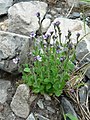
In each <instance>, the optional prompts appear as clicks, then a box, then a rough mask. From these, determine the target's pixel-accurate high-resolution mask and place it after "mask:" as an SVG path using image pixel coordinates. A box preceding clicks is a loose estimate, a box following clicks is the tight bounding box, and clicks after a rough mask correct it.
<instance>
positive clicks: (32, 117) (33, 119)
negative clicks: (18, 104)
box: [26, 113, 35, 120]
mask: <svg viewBox="0 0 90 120" xmlns="http://www.w3.org/2000/svg"><path fill="white" fill-rule="evenodd" d="M26 120H35V117H34V115H33V113H31V114H30V115H29V116H28V118H27V119H26Z"/></svg>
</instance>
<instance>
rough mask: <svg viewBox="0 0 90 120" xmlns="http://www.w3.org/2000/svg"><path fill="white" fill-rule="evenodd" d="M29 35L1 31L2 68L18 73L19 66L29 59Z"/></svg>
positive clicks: (0, 66)
mask: <svg viewBox="0 0 90 120" xmlns="http://www.w3.org/2000/svg"><path fill="white" fill-rule="evenodd" d="M29 42H30V40H29V37H27V36H22V35H18V34H14V33H9V32H4V31H0V69H2V70H5V71H7V72H11V73H18V67H19V65H20V64H23V63H24V62H25V61H27V59H28V58H27V52H28V49H29V48H30V46H29Z"/></svg>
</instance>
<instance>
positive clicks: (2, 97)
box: [0, 79, 11, 104]
mask: <svg viewBox="0 0 90 120" xmlns="http://www.w3.org/2000/svg"><path fill="white" fill-rule="evenodd" d="M10 87H11V82H10V81H6V80H2V79H0V103H1V104H3V103H5V102H6V101H7V95H8V94H7V90H8V88H10Z"/></svg>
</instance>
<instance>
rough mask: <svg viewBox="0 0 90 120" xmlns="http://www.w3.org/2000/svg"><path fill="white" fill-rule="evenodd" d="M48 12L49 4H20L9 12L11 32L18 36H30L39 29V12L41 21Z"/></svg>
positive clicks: (34, 2)
mask: <svg viewBox="0 0 90 120" xmlns="http://www.w3.org/2000/svg"><path fill="white" fill-rule="evenodd" d="M46 11H47V4H46V3H44V2H39V1H30V2H20V3H16V4H14V5H13V6H12V7H10V8H9V10H8V17H9V28H8V29H9V31H11V32H15V33H18V34H24V35H30V32H32V31H34V32H36V30H38V29H39V24H38V18H37V16H36V14H37V12H39V13H40V17H41V20H42V19H43V17H44V15H45V14H46Z"/></svg>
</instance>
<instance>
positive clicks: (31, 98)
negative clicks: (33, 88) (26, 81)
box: [29, 95, 37, 105]
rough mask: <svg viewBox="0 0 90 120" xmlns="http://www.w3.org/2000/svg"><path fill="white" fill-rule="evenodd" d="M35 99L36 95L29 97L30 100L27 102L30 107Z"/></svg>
mask: <svg viewBox="0 0 90 120" xmlns="http://www.w3.org/2000/svg"><path fill="white" fill-rule="evenodd" d="M36 98H37V95H31V96H30V99H29V102H30V105H31V104H32V102H33V101H34V100H35V99H36Z"/></svg>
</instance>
